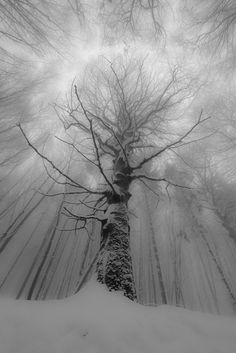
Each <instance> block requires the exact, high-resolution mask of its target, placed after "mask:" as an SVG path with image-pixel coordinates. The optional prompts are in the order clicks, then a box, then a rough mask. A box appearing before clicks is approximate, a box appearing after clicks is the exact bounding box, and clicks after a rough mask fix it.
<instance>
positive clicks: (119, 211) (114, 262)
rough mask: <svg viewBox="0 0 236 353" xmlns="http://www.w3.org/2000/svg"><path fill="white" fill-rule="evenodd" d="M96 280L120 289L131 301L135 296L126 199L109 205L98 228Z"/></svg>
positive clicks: (113, 288) (111, 287)
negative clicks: (99, 238) (100, 226)
mask: <svg viewBox="0 0 236 353" xmlns="http://www.w3.org/2000/svg"><path fill="white" fill-rule="evenodd" d="M97 279H98V281H99V282H100V283H103V284H105V285H106V286H107V288H108V289H109V290H110V291H122V292H123V293H124V295H125V296H126V297H128V298H130V299H131V300H135V299H136V291H135V285H134V278H133V269H132V259H131V254H130V226H129V218H128V206H127V203H126V202H118V203H114V204H111V205H109V208H108V220H107V222H106V224H105V225H104V226H103V229H102V238H101V251H100V253H99V256H98V261H97Z"/></svg>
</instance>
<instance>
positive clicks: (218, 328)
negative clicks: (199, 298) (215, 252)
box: [0, 280, 236, 353]
mask: <svg viewBox="0 0 236 353" xmlns="http://www.w3.org/2000/svg"><path fill="white" fill-rule="evenodd" d="M154 352H155V353H235V352H236V319H235V318H232V317H220V316H216V315H212V314H204V313H200V312H193V311H190V310H186V309H182V308H175V307H170V306H164V305H162V306H159V307H146V306H142V305H140V304H137V303H133V302H131V301H130V300H128V299H127V298H125V297H123V296H122V294H121V293H109V292H108V291H106V289H104V288H103V287H101V286H100V285H99V284H97V283H96V282H95V281H93V280H92V281H91V282H90V283H88V284H87V285H86V286H85V287H84V288H83V289H82V290H81V291H80V293H79V294H77V295H75V296H73V297H70V298H67V299H64V300H58V301H56V300H55V301H46V302H43V301H37V302H36V301H23V300H20V301H15V300H10V299H5V298H2V299H1V300H0V353H154Z"/></svg>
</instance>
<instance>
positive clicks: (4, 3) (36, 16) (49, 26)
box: [0, 0, 84, 52]
mask: <svg viewBox="0 0 236 353" xmlns="http://www.w3.org/2000/svg"><path fill="white" fill-rule="evenodd" d="M0 13H1V14H0V18H1V24H0V33H1V36H2V37H3V38H5V39H7V41H8V42H9V41H10V42H11V43H13V44H14V43H15V44H20V45H23V47H26V48H27V47H29V48H31V49H33V50H34V51H36V52H39V51H40V50H42V49H45V47H48V48H50V49H52V48H53V49H54V50H58V43H59V41H58V33H61V34H62V33H63V34H65V32H66V26H65V24H64V22H63V18H64V16H65V14H67V16H71V15H74V16H76V18H77V19H78V20H79V22H81V20H82V19H83V16H84V12H83V6H82V4H81V3H80V1H79V0H72V1H70V0H68V1H65V3H64V4H63V5H61V4H59V3H57V2H55V1H51V0H42V1H40V2H39V1H37V0H26V1H18V0H1V1H0ZM55 34H56V37H55ZM1 42H2V41H1ZM8 42H7V44H8ZM1 45H3V48H5V43H4V41H3V43H1Z"/></svg>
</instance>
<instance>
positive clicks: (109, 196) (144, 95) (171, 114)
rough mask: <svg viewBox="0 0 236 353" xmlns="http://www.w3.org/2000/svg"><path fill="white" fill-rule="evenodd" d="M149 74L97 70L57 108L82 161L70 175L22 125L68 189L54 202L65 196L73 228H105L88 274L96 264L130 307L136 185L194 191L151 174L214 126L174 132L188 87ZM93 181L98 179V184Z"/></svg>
mask: <svg viewBox="0 0 236 353" xmlns="http://www.w3.org/2000/svg"><path fill="white" fill-rule="evenodd" d="M145 66H147V64H145V61H144V60H143V61H141V60H137V59H136V60H128V59H127V60H125V59H122V58H118V59H116V60H114V61H113V62H110V61H108V60H106V59H105V60H102V62H101V64H100V65H98V66H94V65H92V66H91V65H90V66H89V68H88V71H87V73H86V74H85V78H84V82H83V84H81V87H80V88H79V87H78V85H76V84H74V85H73V87H72V92H71V95H70V97H69V98H68V99H67V102H66V104H65V105H64V106H60V107H58V106H56V109H57V111H58V116H59V118H60V120H61V122H62V124H63V126H64V129H65V137H64V136H57V139H59V140H60V141H61V142H62V143H64V144H66V145H67V146H69V147H70V148H71V149H72V150H73V151H74V152H75V154H77V157H78V159H79V163H78V164H77V165H76V166H74V172H73V173H71V174H67V173H66V172H64V171H63V170H61V169H60V168H59V167H58V166H57V165H56V164H55V163H54V162H53V161H52V160H51V159H49V158H48V157H47V156H46V155H45V154H44V153H43V152H40V151H39V149H37V148H36V147H35V146H34V145H33V144H32V143H31V142H30V139H29V137H28V134H27V133H26V132H25V129H24V128H23V127H22V125H20V124H19V125H18V126H19V129H20V130H21V132H22V134H23V136H24V138H25V139H26V141H27V143H28V145H29V146H30V147H31V148H32V149H33V150H34V151H35V152H36V153H37V154H38V155H39V156H40V157H41V158H42V159H43V161H44V164H45V167H46V168H47V173H48V175H51V178H53V180H54V181H55V182H56V183H58V184H59V185H60V186H63V187H66V189H65V190H64V191H62V192H58V193H52V194H50V193H47V196H48V197H56V196H57V195H61V194H63V195H64V205H63V207H62V216H66V217H69V218H70V219H71V220H73V222H74V226H73V227H74V230H75V232H76V231H78V230H80V229H84V230H86V231H87V233H88V234H89V227H90V225H91V224H92V222H99V223H100V224H101V241H100V248H99V250H98V252H97V253H96V254H95V256H94V259H93V260H92V261H91V265H90V267H89V269H88V271H89V270H90V269H91V268H92V267H93V265H94V264H95V263H96V272H97V280H98V281H99V282H101V283H104V284H106V286H107V287H108V289H109V290H120V291H122V292H123V293H124V295H125V296H127V297H128V298H130V299H131V300H135V299H136V291H135V283H134V277H133V271H132V259H131V253H130V225H129V215H130V213H129V199H130V198H131V197H132V183H134V182H135V181H138V182H141V183H143V184H144V185H145V186H147V187H148V188H149V189H152V186H151V184H152V183H164V184H166V185H170V186H175V187H182V188H185V187H186V188H189V187H188V186H184V185H181V184H176V183H174V182H172V181H170V180H167V179H166V178H165V177H163V176H162V175H156V173H153V172H151V171H150V170H151V169H150V166H151V165H153V164H154V163H156V161H157V160H158V158H160V157H163V156H164V155H165V154H167V155H168V153H171V150H173V149H176V148H177V147H178V146H183V145H185V144H189V143H191V141H192V142H193V140H194V139H193V140H191V137H190V135H192V134H193V133H194V132H195V130H198V128H199V126H200V125H202V124H203V123H204V122H205V121H206V120H207V119H208V118H209V117H206V118H204V117H203V114H202V112H201V113H200V115H199V117H198V118H197V119H196V121H195V122H193V123H191V122H190V125H189V124H187V125H182V126H181V129H176V130H175V128H174V126H176V125H177V123H180V122H179V121H178V117H177V116H176V114H177V107H178V106H179V105H180V104H181V103H182V102H183V100H184V99H185V98H186V96H187V91H188V90H189V86H186V84H185V85H183V82H181V79H179V78H178V70H177V69H176V68H175V69H173V70H170V73H169V74H167V75H166V76H165V77H163V76H162V79H161V80H160V81H157V79H154V75H150V74H148V71H147V70H146V69H145ZM83 163H84V164H83ZM81 168H84V169H86V170H87V178H86V179H87V180H83V181H81V180H79V178H78V177H77V176H76V173H75V171H76V170H77V169H81ZM53 171H54V173H56V174H57V179H56V178H55V176H54V174H53ZM58 176H59V178H58ZM91 176H92V177H94V176H95V177H94V179H93V182H90V181H89V177H91ZM81 209H83V210H84V209H86V212H84V211H83V212H82V211H81V212H80V210H81ZM68 230H69V229H68ZM64 231H67V229H64ZM96 236H97V235H96ZM98 236H100V234H99V235H98ZM88 271H87V272H88ZM86 275H87V273H85V274H84V276H83V277H84V278H83V279H85V277H86ZM82 282H83V280H82V281H81V283H80V284H79V286H78V288H77V290H79V288H80V287H81V285H82Z"/></svg>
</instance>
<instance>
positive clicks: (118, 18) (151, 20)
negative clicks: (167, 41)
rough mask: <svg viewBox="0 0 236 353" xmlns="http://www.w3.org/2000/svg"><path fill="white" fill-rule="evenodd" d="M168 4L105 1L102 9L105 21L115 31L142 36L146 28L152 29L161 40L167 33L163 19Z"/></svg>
mask: <svg viewBox="0 0 236 353" xmlns="http://www.w3.org/2000/svg"><path fill="white" fill-rule="evenodd" d="M167 4H168V2H167V1H163V0H128V1H126V0H113V1H112V0H103V1H102V2H101V5H100V7H101V15H102V18H103V21H105V24H106V25H107V26H108V27H110V28H113V30H114V27H115V28H116V29H118V30H119V31H130V32H131V33H135V34H136V35H137V34H139V35H140V34H141V32H143V31H144V27H145V30H147V28H149V29H150V28H151V29H152V33H153V34H154V37H156V38H160V36H162V35H164V33H165V30H164V27H163V22H164V21H163V17H164V9H165V7H167ZM142 24H143V25H142ZM113 35H114V32H113Z"/></svg>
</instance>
